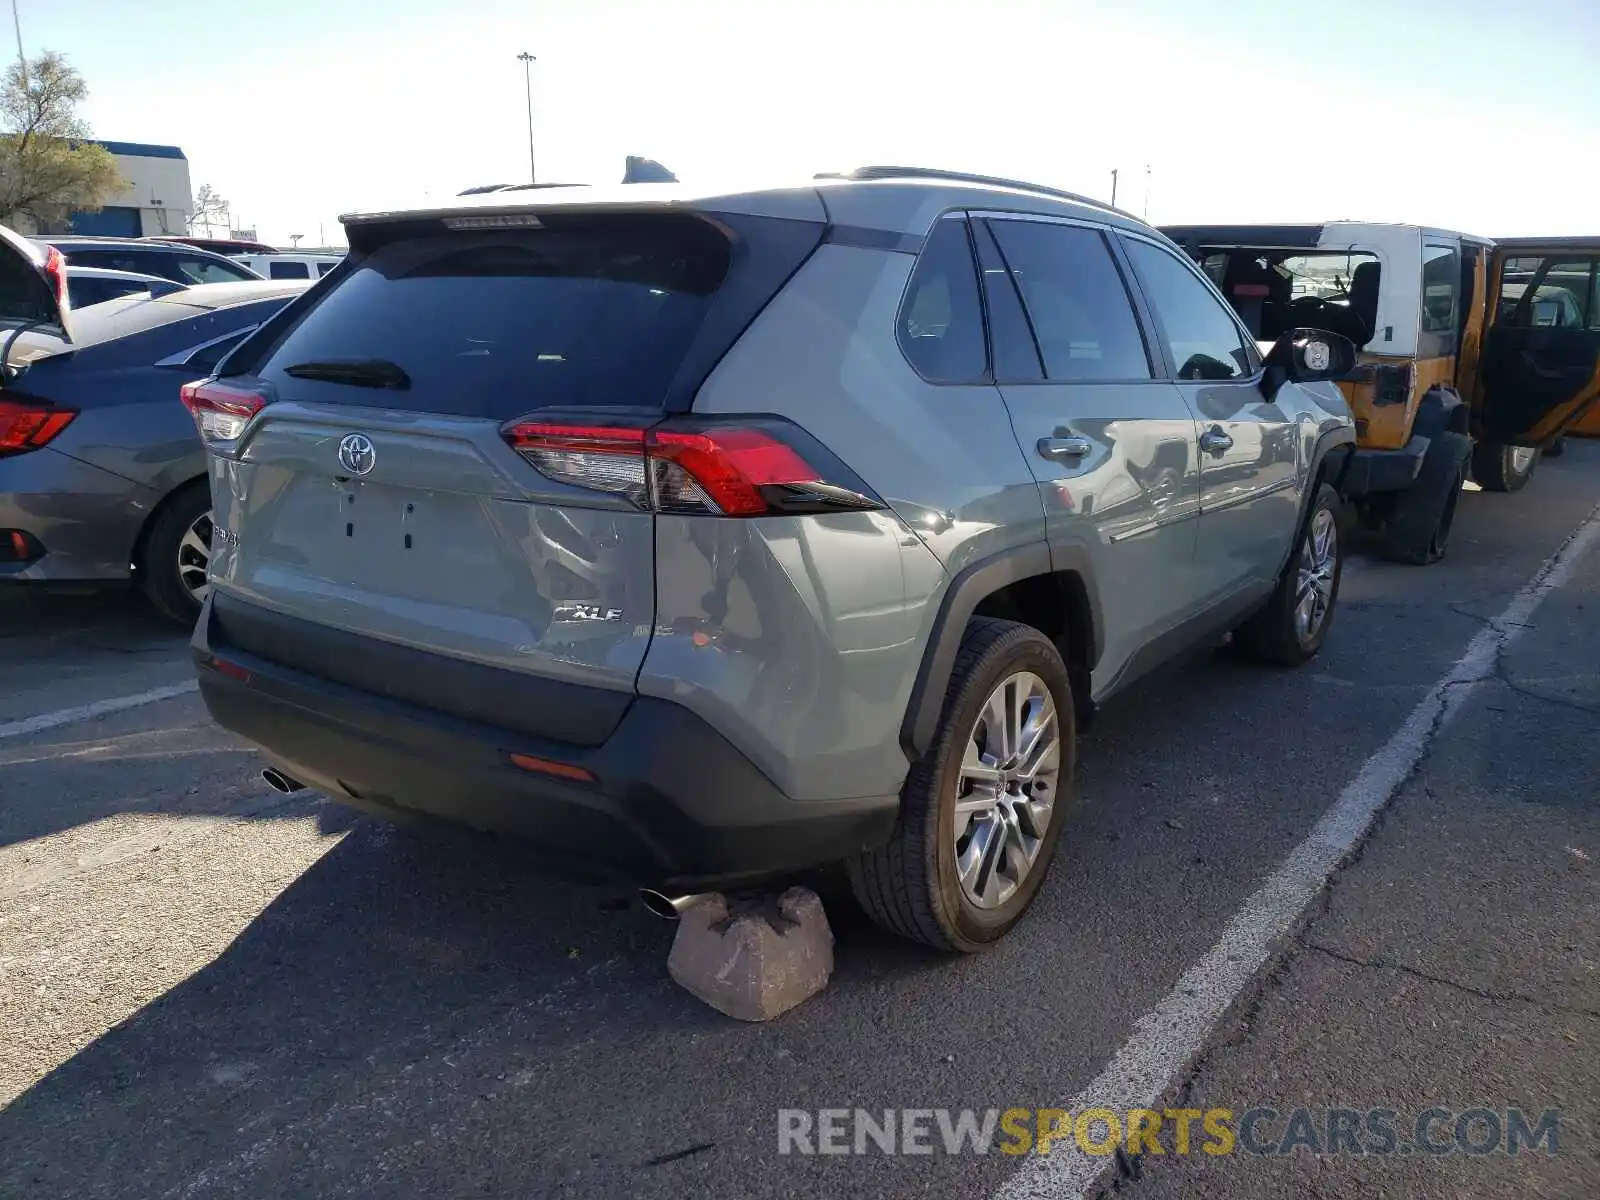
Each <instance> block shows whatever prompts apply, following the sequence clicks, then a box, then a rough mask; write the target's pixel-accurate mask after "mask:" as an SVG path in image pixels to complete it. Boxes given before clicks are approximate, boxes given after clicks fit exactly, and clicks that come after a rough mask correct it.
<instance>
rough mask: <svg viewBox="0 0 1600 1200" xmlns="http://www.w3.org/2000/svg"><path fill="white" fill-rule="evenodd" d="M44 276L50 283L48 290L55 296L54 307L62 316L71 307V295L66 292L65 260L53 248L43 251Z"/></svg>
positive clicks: (47, 247) (59, 252) (64, 257)
mask: <svg viewBox="0 0 1600 1200" xmlns="http://www.w3.org/2000/svg"><path fill="white" fill-rule="evenodd" d="M44 275H45V278H46V279H48V280H49V281H50V290H51V291H53V292H54V293H55V295H56V305H57V307H59V308H60V309H61V312H62V314H63V315H65V314H66V312H67V310H68V309H69V308H71V307H72V305H71V293H70V292H69V291H68V290H67V259H66V256H65V255H64V254H62V253H61V251H60V250H57V249H56V248H55V247H54V246H46V247H45V251H44Z"/></svg>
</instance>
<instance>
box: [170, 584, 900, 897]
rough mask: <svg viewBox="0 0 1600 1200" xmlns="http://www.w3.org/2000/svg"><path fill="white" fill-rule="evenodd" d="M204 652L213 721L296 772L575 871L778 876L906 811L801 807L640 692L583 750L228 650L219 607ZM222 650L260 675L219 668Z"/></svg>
mask: <svg viewBox="0 0 1600 1200" xmlns="http://www.w3.org/2000/svg"><path fill="white" fill-rule="evenodd" d="M346 636H351V637H353V636H354V635H346ZM354 640H355V641H357V642H362V641H366V640H367V639H360V638H355V639H354ZM192 645H193V652H194V657H195V661H196V665H197V669H198V673H199V678H200V691H201V694H202V696H203V697H204V698H205V702H206V707H207V708H208V709H209V710H210V712H211V715H212V717H213V718H214V719H215V720H216V721H217V723H218V724H219V725H221V726H223V727H224V728H226V729H229V730H232V731H233V732H234V733H237V734H239V735H240V736H242V737H244V738H246V739H248V740H249V741H251V742H254V743H255V744H256V745H258V746H259V747H261V749H262V751H263V752H264V753H265V755H266V757H267V758H268V759H269V760H270V761H271V762H272V763H273V764H274V765H276V766H278V767H279V768H280V769H281V770H283V771H284V772H285V773H287V774H289V775H291V776H293V777H294V778H295V779H298V780H300V781H301V782H302V783H305V784H306V785H307V786H308V787H312V788H315V789H317V790H319V791H321V792H323V793H324V794H326V795H327V796H328V797H329V798H330V799H333V800H337V801H339V802H341V803H344V804H349V805H352V806H353V807H356V808H361V809H365V810H367V811H370V812H373V813H377V814H379V815H382V816H386V817H390V818H392V819H407V818H422V819H428V818H436V819H441V820H444V821H447V822H450V823H454V824H459V825H465V826H469V827H472V828H475V829H481V830H485V831H490V832H495V833H506V834H511V835H514V836H517V837H520V838H523V839H526V840H527V841H528V843H529V845H530V851H531V852H532V853H533V854H534V856H535V857H538V858H542V859H547V860H548V862H549V865H550V866H551V867H552V868H554V869H556V870H557V871H562V870H563V869H565V871H564V873H570V874H577V875H585V876H588V875H596V874H598V875H603V876H606V877H610V878H624V879H627V880H629V881H631V882H637V883H647V884H652V885H656V886H663V885H677V886H694V885H703V884H707V883H713V882H723V881H732V880H735V879H746V878H758V877H761V876H766V875H774V874H779V873H782V872H785V871H791V870H797V869H800V868H804V867H810V866H816V865H820V864H823V863H828V862H832V861H836V860H838V859H840V858H843V857H845V856H846V855H849V854H851V853H854V852H856V851H859V850H863V849H866V848H869V847H872V846H876V845H881V844H882V843H883V842H884V841H885V840H887V838H888V837H889V834H890V832H891V831H892V829H893V827H894V822H895V818H896V815H897V813H898V810H899V798H898V797H897V796H872V797H857V798H853V799H848V800H817V801H813V800H805V801H797V800H792V799H790V798H789V797H788V796H786V795H784V794H783V793H782V792H781V791H779V790H778V789H777V787H776V786H775V785H774V784H773V783H772V782H771V781H770V780H769V779H768V778H767V777H766V776H765V775H763V774H762V773H761V772H760V771H759V770H758V769H757V768H756V767H755V766H754V765H752V764H751V762H750V760H749V759H748V758H746V757H745V756H744V755H743V754H742V753H740V752H739V751H738V750H737V749H736V748H735V747H734V746H733V745H732V744H731V743H729V742H728V741H727V740H726V739H725V738H723V737H722V736H721V735H720V734H719V733H717V732H716V731H715V730H714V729H712V728H711V727H710V726H709V725H707V724H706V723H705V722H704V721H703V720H701V719H700V718H699V717H697V716H695V715H694V714H693V713H691V712H689V711H688V710H687V709H685V708H683V707H681V706H680V705H677V704H673V703H670V702H668V701H665V700H659V699H654V698H650V697H636V698H635V699H634V700H633V701H632V703H631V704H630V705H629V707H628V709H627V711H626V713H624V715H623V717H622V719H621V721H620V722H619V723H618V724H617V727H616V729H615V730H614V731H613V732H612V733H611V735H610V736H609V737H608V738H606V739H605V740H604V741H603V742H601V743H600V744H599V745H596V746H589V747H584V746H575V745H572V744H569V743H559V742H552V741H549V740H544V739H540V738H537V737H533V736H531V735H529V734H526V733H519V732H515V731H512V730H507V729H504V728H501V727H498V726H495V725H489V724H483V723H480V722H477V721H464V720H460V719H458V718H455V717H452V716H448V715H445V714H443V713H439V712H435V711H432V710H430V709H427V708H424V707H421V706H419V705H415V704H412V703H408V702H404V701H398V700H393V699H390V698H388V697H385V696H380V695H377V694H374V693H371V692H365V691H362V690H360V689H357V688H353V687H349V686H346V685H344V684H339V683H333V682H330V681H328V680H324V679H319V678H317V677H316V676H313V675H311V674H309V673H307V672H304V671H300V670H295V669H292V668H289V667H285V666H282V665H280V664H277V663H274V662H271V661H268V660H266V659H264V658H261V657H259V656H256V655H252V654H250V653H248V652H246V651H242V650H238V649H236V648H234V647H232V646H229V645H228V644H226V642H225V641H223V640H222V635H221V629H220V625H219V623H218V622H216V621H214V620H213V616H212V606H211V603H210V602H209V601H208V602H207V604H206V607H205V610H204V611H203V612H202V613H201V616H200V621H199V624H198V625H197V626H196V629H195V635H194V640H193V644H192ZM216 656H221V657H223V658H224V659H225V660H226V661H227V662H229V663H232V664H235V665H236V666H238V667H242V668H243V669H244V670H245V671H247V672H248V673H249V676H248V678H247V679H241V678H237V677H236V675H237V673H236V672H235V673H229V674H224V673H222V672H221V671H219V670H217V669H216V667H215V665H213V664H214V658H215V657H216ZM569 686H572V687H573V688H574V691H575V692H578V691H582V690H584V689H582V688H581V687H579V686H578V685H569ZM512 754H525V755H531V756H534V757H537V758H541V759H546V760H553V761H555V762H558V763H565V764H570V765H571V766H575V767H581V768H583V769H584V770H586V771H588V772H590V773H591V774H592V775H593V777H594V782H592V783H588V782H574V781H568V780H564V779H558V778H553V777H550V776H546V775H539V774H534V773H531V772H529V771H526V770H523V769H521V768H518V767H515V766H513V765H512V763H511V759H510V756H511V755H512Z"/></svg>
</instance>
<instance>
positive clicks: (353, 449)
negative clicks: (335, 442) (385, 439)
mask: <svg viewBox="0 0 1600 1200" xmlns="http://www.w3.org/2000/svg"><path fill="white" fill-rule="evenodd" d="M377 458H378V452H377V451H376V450H374V449H373V448H372V439H371V438H369V437H368V436H367V435H366V434H364V433H347V434H345V435H344V437H343V438H342V439H340V441H339V465H340V466H341V467H343V468H344V469H345V470H346V471H349V472H350V474H352V475H365V474H366V473H367V472H368V471H370V470H372V464H373V463H374V462H376V461H377Z"/></svg>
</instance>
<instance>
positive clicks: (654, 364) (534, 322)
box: [260, 216, 729, 420]
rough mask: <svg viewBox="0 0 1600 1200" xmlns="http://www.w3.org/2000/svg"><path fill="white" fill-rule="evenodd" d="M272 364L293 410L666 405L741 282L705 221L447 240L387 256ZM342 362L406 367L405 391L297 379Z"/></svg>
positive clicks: (317, 312) (325, 304)
mask: <svg viewBox="0 0 1600 1200" xmlns="http://www.w3.org/2000/svg"><path fill="white" fill-rule="evenodd" d="M352 265H353V266H354V269H353V270H351V271H350V272H349V273H348V274H347V275H346V276H345V277H344V279H343V280H341V281H340V282H339V283H338V284H337V285H335V286H334V287H333V289H332V290H331V291H329V292H328V293H327V294H326V295H325V296H323V297H322V298H321V300H320V301H319V302H318V303H317V304H316V305H315V306H314V307H312V308H311V309H310V310H309V311H308V312H306V313H305V315H304V316H303V317H302V318H301V319H300V321H299V322H298V323H296V324H295V325H294V326H293V327H291V328H290V329H289V331H288V332H287V333H286V334H284V335H282V338H281V340H280V341H279V342H278V344H277V345H276V347H275V348H273V349H272V351H271V352H270V354H269V355H268V357H267V361H266V362H265V364H264V365H263V366H262V367H261V369H260V374H261V376H262V378H264V379H266V380H267V381H268V382H270V383H271V384H272V385H273V386H274V387H275V388H276V389H277V391H278V394H279V395H280V396H283V397H285V398H290V397H299V398H303V399H307V400H312V399H314V400H317V401H320V402H325V403H326V402H333V403H346V404H361V405H375V406H381V407H384V408H397V407H399V408H410V409H415V410H417V411H422V412H437V413H449V414H452V415H460V416H475V417H490V418H494V419H497V420H507V419H509V418H511V417H515V416H520V415H521V414H523V413H526V412H530V411H533V410H534V409H539V408H552V407H565V406H569V405H571V406H579V405H581V406H594V405H602V406H606V405H609V406H623V405H626V406H639V405H657V404H660V403H662V401H663V400H664V398H665V396H666V392H667V389H668V386H669V384H670V383H671V381H672V377H673V375H674V373H675V372H676V371H677V369H678V366H679V364H680V363H681V362H682V361H683V358H684V355H685V353H686V352H687V350H688V348H689V346H690V343H691V342H692V341H693V339H694V336H695V333H696V331H697V330H698V329H699V326H700V323H701V320H702V318H703V317H704V315H705V311H706V308H707V306H708V304H709V302H710V299H711V297H712V295H713V294H714V293H715V292H716V290H717V288H718V287H719V286H720V284H721V283H722V280H723V278H724V277H725V276H726V274H727V271H728V265H729V248H728V243H727V240H726V238H725V237H724V236H723V235H722V234H720V233H719V232H717V231H716V230H715V229H714V228H713V227H711V226H710V225H708V224H707V223H705V222H703V221H700V220H697V219H695V218H685V217H677V216H656V217H649V218H642V219H641V218H634V219H629V220H620V219H616V218H612V219H607V220H600V221H594V222H588V223H585V224H583V225H579V226H576V227H573V226H568V227H564V228H557V229H529V230H507V231H492V232H487V233H485V232H442V233H432V234H423V235H420V236H415V237H403V238H400V239H398V240H394V241H389V242H385V243H382V244H380V245H378V246H377V247H376V248H375V249H374V250H372V251H371V252H370V253H369V254H367V255H366V256H365V257H364V258H362V259H361V260H360V261H359V262H358V263H355V264H352ZM329 359H363V360H377V361H380V362H383V363H392V364H394V365H395V366H398V367H399V368H400V369H401V370H402V371H404V372H405V374H406V376H407V377H409V381H410V382H409V386H408V387H406V388H404V389H395V388H383V389H375V388H370V387H362V386H356V385H352V384H347V383H332V382H325V381H321V380H308V379H305V378H296V377H295V376H294V375H292V374H290V373H288V371H287V368H290V367H293V366H295V365H296V364H304V363H308V362H317V361H326V360H329Z"/></svg>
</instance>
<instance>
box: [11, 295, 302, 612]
mask: <svg viewBox="0 0 1600 1200" xmlns="http://www.w3.org/2000/svg"><path fill="white" fill-rule="evenodd" d="M307 286H309V285H308V283H307V282H305V281H266V280H263V281H260V282H255V281H251V282H240V283H217V284H205V285H201V286H197V287H190V288H184V289H182V290H180V291H176V292H173V293H171V294H169V295H162V296H155V297H152V296H151V295H150V294H149V293H140V294H136V295H131V296H125V297H122V298H121V299H116V300H110V301H107V302H105V303H103V304H96V305H93V306H92V307H90V308H86V309H83V310H81V311H79V312H76V313H71V314H69V315H70V318H71V320H70V325H71V330H70V332H71V340H70V341H67V340H66V339H65V338H63V337H60V336H56V335H55V334H54V333H44V332H22V333H21V336H20V337H19V338H18V339H17V344H16V346H15V347H14V348H13V349H12V350H11V353H10V355H9V363H10V364H11V367H12V368H13V369H14V370H15V372H16V373H15V374H14V377H12V378H9V379H7V380H6V386H5V390H4V391H0V584H4V583H6V582H14V583H71V584H85V583H88V584H126V583H127V581H128V580H129V579H130V578H132V579H133V580H134V581H135V582H137V584H138V585H139V587H140V588H141V589H142V590H143V592H144V593H145V595H146V596H147V597H149V599H150V601H151V603H153V604H154V605H155V606H156V608H157V609H159V610H160V611H161V612H162V613H164V614H165V615H167V616H169V617H171V618H172V619H173V620H175V621H181V622H192V621H193V619H194V615H195V614H196V613H197V612H198V611H199V605H200V601H201V600H202V599H203V598H204V596H205V592H206V567H207V564H208V560H209V558H210V539H211V493H210V486H209V483H208V481H207V477H206V456H205V451H204V450H203V449H202V448H201V445H200V440H199V438H198V436H197V435H196V433H195V428H194V421H193V419H192V418H191V417H190V416H189V413H188V412H187V411H186V410H185V409H184V407H183V405H182V403H181V402H180V400H179V398H178V389H179V387H180V386H181V385H183V384H184V383H186V382H188V381H189V380H191V379H196V378H200V377H202V376H205V375H209V374H210V373H211V372H212V370H213V369H214V368H215V366H216V364H217V363H218V362H219V361H220V360H221V358H222V357H223V355H225V354H226V353H227V352H228V351H229V350H231V349H232V348H233V347H234V346H235V345H237V344H238V343H239V342H240V341H241V340H242V339H243V338H244V337H245V336H246V335H247V334H248V333H249V332H251V331H252V330H254V329H255V328H256V327H257V326H258V325H260V324H261V323H262V322H263V321H265V320H267V319H268V318H269V317H271V316H272V315H274V314H275V313H276V312H277V311H278V310H279V309H281V308H282V307H283V306H284V305H285V304H287V303H288V302H289V300H290V299H292V298H293V297H294V296H296V295H298V294H299V293H300V292H302V291H304V290H305V289H306V287H307Z"/></svg>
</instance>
